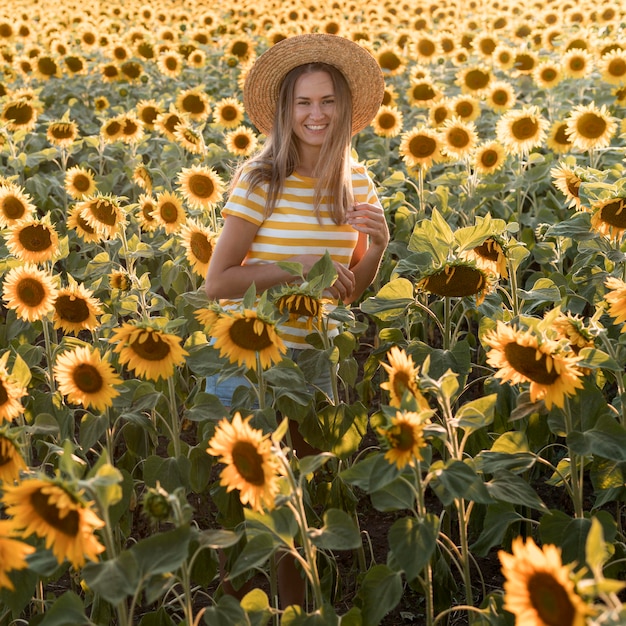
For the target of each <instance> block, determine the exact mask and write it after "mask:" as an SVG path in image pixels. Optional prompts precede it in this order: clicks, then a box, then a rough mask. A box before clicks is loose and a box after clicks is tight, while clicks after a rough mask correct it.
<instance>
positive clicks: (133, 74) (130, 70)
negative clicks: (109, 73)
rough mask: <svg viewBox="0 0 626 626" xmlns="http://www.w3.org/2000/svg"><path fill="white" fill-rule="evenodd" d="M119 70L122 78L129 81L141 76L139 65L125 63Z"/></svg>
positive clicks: (131, 62) (129, 62) (130, 62)
mask: <svg viewBox="0 0 626 626" xmlns="http://www.w3.org/2000/svg"><path fill="white" fill-rule="evenodd" d="M121 69H122V73H123V74H124V76H128V78H130V79H131V80H132V79H135V78H139V77H140V76H141V65H139V63H134V62H133V61H126V63H123V64H122V67H121Z"/></svg>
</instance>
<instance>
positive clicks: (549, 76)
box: [541, 67, 557, 83]
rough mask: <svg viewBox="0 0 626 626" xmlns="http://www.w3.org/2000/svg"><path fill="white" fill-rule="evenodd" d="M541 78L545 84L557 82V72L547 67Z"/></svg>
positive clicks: (542, 71)
mask: <svg viewBox="0 0 626 626" xmlns="http://www.w3.org/2000/svg"><path fill="white" fill-rule="evenodd" d="M541 78H542V80H543V81H544V82H546V83H551V82H552V81H554V80H556V78H557V72H556V70H555V69H554V68H553V67H546V68H544V69H543V70H541Z"/></svg>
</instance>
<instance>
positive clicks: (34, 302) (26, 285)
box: [17, 277, 46, 307]
mask: <svg viewBox="0 0 626 626" xmlns="http://www.w3.org/2000/svg"><path fill="white" fill-rule="evenodd" d="M17 293H18V297H19V299H20V300H21V301H22V302H23V303H24V304H26V306H29V307H36V306H39V305H40V304H41V303H42V302H43V300H44V298H45V297H46V290H45V289H44V286H43V285H42V284H41V282H39V281H38V280H37V279H36V278H30V277H26V278H23V279H22V280H20V282H19V284H18V286H17Z"/></svg>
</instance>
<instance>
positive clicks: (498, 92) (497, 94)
mask: <svg viewBox="0 0 626 626" xmlns="http://www.w3.org/2000/svg"><path fill="white" fill-rule="evenodd" d="M516 100H517V96H516V95H515V91H514V89H513V86H512V85H511V83H509V82H507V81H505V80H498V81H495V82H494V83H492V84H491V86H490V87H489V89H488V90H487V92H486V93H485V103H486V104H487V106H488V107H490V108H491V109H493V110H494V111H495V112H496V113H504V112H505V111H508V110H509V109H510V108H512V107H513V106H514V105H515V101H516Z"/></svg>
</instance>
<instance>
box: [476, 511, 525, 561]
mask: <svg viewBox="0 0 626 626" xmlns="http://www.w3.org/2000/svg"><path fill="white" fill-rule="evenodd" d="M523 519H524V518H523V516H522V515H520V514H519V513H517V512H516V511H515V509H514V507H513V506H512V505H511V504H505V503H503V502H498V503H496V504H490V505H489V506H488V507H487V514H486V515H485V519H484V522H483V524H482V531H481V533H480V536H479V537H478V539H477V540H476V542H475V543H474V544H473V545H472V546H471V551H472V553H473V554H476V555H477V556H487V555H488V554H489V551H490V550H491V549H492V548H494V547H496V546H501V545H502V542H503V541H504V537H505V535H506V533H507V531H508V529H509V526H511V524H515V523H516V522H520V521H522V520H523Z"/></svg>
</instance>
